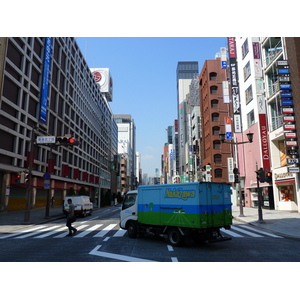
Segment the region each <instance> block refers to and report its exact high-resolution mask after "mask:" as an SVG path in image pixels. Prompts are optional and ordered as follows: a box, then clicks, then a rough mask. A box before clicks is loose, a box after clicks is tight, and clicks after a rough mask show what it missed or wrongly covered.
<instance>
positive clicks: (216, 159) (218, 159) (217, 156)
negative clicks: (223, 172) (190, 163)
mask: <svg viewBox="0 0 300 300" xmlns="http://www.w3.org/2000/svg"><path fill="white" fill-rule="evenodd" d="M214 162H215V163H216V164H221V163H222V155H221V154H215V155H214Z"/></svg>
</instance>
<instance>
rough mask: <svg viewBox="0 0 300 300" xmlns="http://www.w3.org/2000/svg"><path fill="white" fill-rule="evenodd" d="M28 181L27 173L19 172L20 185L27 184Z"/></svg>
mask: <svg viewBox="0 0 300 300" xmlns="http://www.w3.org/2000/svg"><path fill="white" fill-rule="evenodd" d="M28 180H29V173H28V172H26V171H23V172H21V177H20V183H27V182H28Z"/></svg>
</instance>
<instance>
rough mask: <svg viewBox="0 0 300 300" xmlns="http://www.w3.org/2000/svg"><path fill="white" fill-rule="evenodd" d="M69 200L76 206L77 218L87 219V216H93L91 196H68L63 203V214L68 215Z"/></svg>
mask: <svg viewBox="0 0 300 300" xmlns="http://www.w3.org/2000/svg"><path fill="white" fill-rule="evenodd" d="M68 199H71V200H72V203H73V204H74V206H75V216H76V217H85V216H86V215H87V214H89V215H91V214H92V212H93V203H92V202H91V199H90V197H89V196H67V197H66V198H65V199H64V203H63V213H64V214H65V215H66V216H67V215H68V209H69V204H68Z"/></svg>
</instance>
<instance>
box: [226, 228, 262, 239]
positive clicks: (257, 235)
mask: <svg viewBox="0 0 300 300" xmlns="http://www.w3.org/2000/svg"><path fill="white" fill-rule="evenodd" d="M231 228H232V229H234V230H236V231H239V232H242V233H245V234H247V235H250V236H252V237H263V236H262V235H259V234H256V233H252V232H250V231H247V230H244V229H241V228H239V227H237V226H231Z"/></svg>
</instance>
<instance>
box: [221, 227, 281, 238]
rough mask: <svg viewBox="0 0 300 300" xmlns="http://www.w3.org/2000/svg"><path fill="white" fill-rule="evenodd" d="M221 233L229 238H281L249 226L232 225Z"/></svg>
mask: <svg viewBox="0 0 300 300" xmlns="http://www.w3.org/2000/svg"><path fill="white" fill-rule="evenodd" d="M221 232H222V233H223V234H224V235H228V236H231V237H236V238H242V237H249V236H251V237H255V238H262V237H266V236H269V237H273V238H283V237H282V236H279V235H277V234H273V233H270V232H267V231H264V230H260V229H257V228H255V227H253V226H249V225H244V224H241V225H232V226H231V229H230V230H225V229H221Z"/></svg>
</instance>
